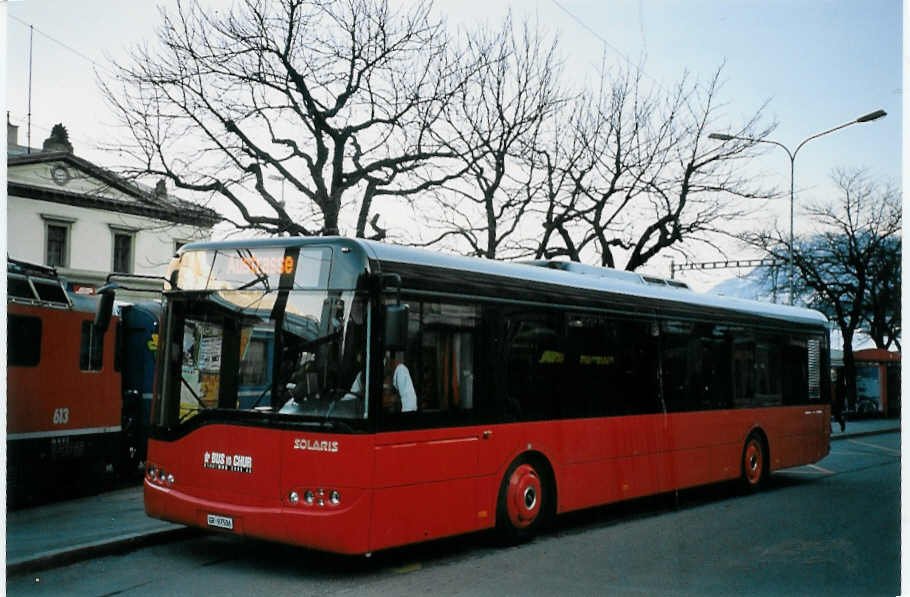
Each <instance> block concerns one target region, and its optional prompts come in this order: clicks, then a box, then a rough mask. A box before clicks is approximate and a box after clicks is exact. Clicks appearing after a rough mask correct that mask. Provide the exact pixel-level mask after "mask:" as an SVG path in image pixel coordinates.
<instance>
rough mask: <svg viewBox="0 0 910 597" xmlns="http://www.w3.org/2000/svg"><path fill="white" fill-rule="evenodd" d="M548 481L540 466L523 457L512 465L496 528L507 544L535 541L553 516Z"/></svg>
mask: <svg viewBox="0 0 910 597" xmlns="http://www.w3.org/2000/svg"><path fill="white" fill-rule="evenodd" d="M551 495H552V493H551V492H550V490H549V488H548V478H547V477H546V476H545V474H544V471H543V470H542V469H541V466H540V465H539V463H537V462H535V461H534V460H532V459H530V458H527V457H522V458H519V459H518V460H516V461H515V462H513V463H512V465H511V466H510V467H509V469H508V470H507V471H506V474H505V476H504V477H503V479H502V484H501V485H500V487H499V498H498V500H497V505H496V528H497V530H498V531H499V534H500V536H501V537H502V538H503V539H504V540H505V541H506V542H507V543H517V542H520V541H526V540H528V539H530V538H532V537H533V536H534V535H535V534H537V532H538V531H539V530H540V528H541V527H542V526H543V524H544V522H545V519H546V518H547V517H548V516H549V514H550V512H551V509H552V504H550V500H551V499H552V498H551V497H550V496H551Z"/></svg>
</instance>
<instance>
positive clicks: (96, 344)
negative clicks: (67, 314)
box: [79, 321, 104, 371]
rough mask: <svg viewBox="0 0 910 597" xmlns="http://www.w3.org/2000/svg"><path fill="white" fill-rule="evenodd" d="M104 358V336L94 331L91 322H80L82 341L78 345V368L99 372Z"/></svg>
mask: <svg viewBox="0 0 910 597" xmlns="http://www.w3.org/2000/svg"><path fill="white" fill-rule="evenodd" d="M103 357H104V336H103V335H102V334H99V333H97V332H96V331H95V326H93V325H92V322H91V321H83V322H82V341H81V342H80V343H79V368H80V369H82V370H83V371H100V370H101V363H102V359H103Z"/></svg>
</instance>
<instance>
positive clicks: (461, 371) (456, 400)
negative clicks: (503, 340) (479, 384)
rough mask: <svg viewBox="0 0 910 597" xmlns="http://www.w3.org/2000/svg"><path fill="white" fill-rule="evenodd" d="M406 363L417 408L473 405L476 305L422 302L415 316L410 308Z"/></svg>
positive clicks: (460, 408)
mask: <svg viewBox="0 0 910 597" xmlns="http://www.w3.org/2000/svg"><path fill="white" fill-rule="evenodd" d="M411 313H412V315H411V318H410V321H409V326H408V344H409V350H408V351H407V353H406V364H407V366H408V368H409V370H410V372H411V377H412V380H413V383H414V388H415V389H416V391H417V398H418V400H417V407H418V410H419V411H421V412H453V411H465V410H471V409H473V408H474V344H475V342H474V339H475V329H476V327H477V321H478V319H479V313H478V310H477V308H476V307H473V306H463V305H455V304H447V303H423V304H421V305H420V310H419V314H420V316H419V319H418V318H417V317H415V316H414V315H415V311H414V307H412V309H411Z"/></svg>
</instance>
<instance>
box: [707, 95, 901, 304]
mask: <svg viewBox="0 0 910 597" xmlns="http://www.w3.org/2000/svg"><path fill="white" fill-rule="evenodd" d="M886 115H887V112H885V111H884V110H876V111H875V112H870V113H868V114H864V115H863V116H860V117H859V118H857V119H856V120H851V121H850V122H845V123H844V124H841V125H838V126H836V127H834V128H831V129H828V130H826V131H822V132H820V133H816V134H814V135H812V136H811V137H807V138H806V139H803V141H802V142H800V144H799V145H797V146H796V149H795V150H793V151H790V149H789V148H787V146H786V145H784V144H783V143H778V142H777V141H772V140H770V139H755V138H753V137H739V136H737V135H727V134H724V133H711V134H710V135H708V138H709V139H716V140H718V141H732V140H734V139H739V140H740V141H751V142H753V143H770V144H772V145H777V146H778V147H781V148H783V150H784V151H786V152H787V156H789V158H790V255H789V262H790V263H789V269H790V304H791V305H792V304H793V205H794V184H793V183H794V166H795V163H796V154H797V153H798V152H799V150H800V148H801V147H802V146H803V145H805V144H806V143H808V142H809V141H811V140H812V139H818V138H819V137H821V136H822V135H827V134H828V133H833V132H834V131H838V130H840V129H842V128H846V127H848V126H850V125H852V124H860V123H863V122H871V121H873V120H878V119H879V118H882V117H884V116H886Z"/></svg>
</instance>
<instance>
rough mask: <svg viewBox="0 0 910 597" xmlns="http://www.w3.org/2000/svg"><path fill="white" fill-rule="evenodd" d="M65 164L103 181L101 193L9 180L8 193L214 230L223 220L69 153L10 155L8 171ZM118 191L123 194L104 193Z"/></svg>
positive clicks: (198, 206) (10, 153)
mask: <svg viewBox="0 0 910 597" xmlns="http://www.w3.org/2000/svg"><path fill="white" fill-rule="evenodd" d="M54 162H61V163H64V164H65V165H67V166H69V167H71V168H73V169H75V170H78V171H80V172H82V173H84V174H85V175H86V176H88V177H91V178H94V179H96V180H98V181H99V183H100V184H101V186H100V187H99V192H93V193H85V192H80V191H72V190H68V189H66V188H64V187H59V188H55V186H54V185H40V184H30V183H26V182H22V181H16V180H12V178H13V177H8V178H9V181H8V189H7V192H8V194H9V195H11V196H17V197H26V198H29V199H37V200H41V201H50V202H52V203H62V204H65V205H74V206H78V207H89V208H96V209H105V210H108V211H116V212H120V213H126V214H131V215H137V216H145V217H149V218H154V219H157V220H163V221H167V222H174V223H178V224H189V225H192V226H199V227H203V228H211V227H212V226H214V225H215V224H216V223H218V222H219V221H220V220H221V217H220V216H219V215H218V213H217V212H215V210H212V209H209V208H207V207H202V206H200V205H196V204H195V203H191V202H189V201H184V200H182V199H179V198H177V197H174V196H173V195H169V194H166V193H165V194H158V193H156V192H155V191H154V190H150V189H148V188H146V187H143V186H142V185H138V184H136V183H134V182H132V181H129V180H127V179H125V178H123V177H121V176H119V175H117V174H115V173H114V172H112V171H110V170H107V169H105V168H102V167H100V166H97V165H95V164H93V163H92V162H89V161H88V160H85V159H83V158H80V157H78V156H76V155H74V154H72V153H70V152H67V151H37V152H34V153H29V154H25V155H22V154H18V155H17V154H16V152H8V153H7V169H8V171H11V170H12V169H13V168H15V167H17V166H28V165H32V164H42V163H48V164H50V163H54ZM109 189H115V190H116V191H119V193H110V192H104V191H105V190H109Z"/></svg>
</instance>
